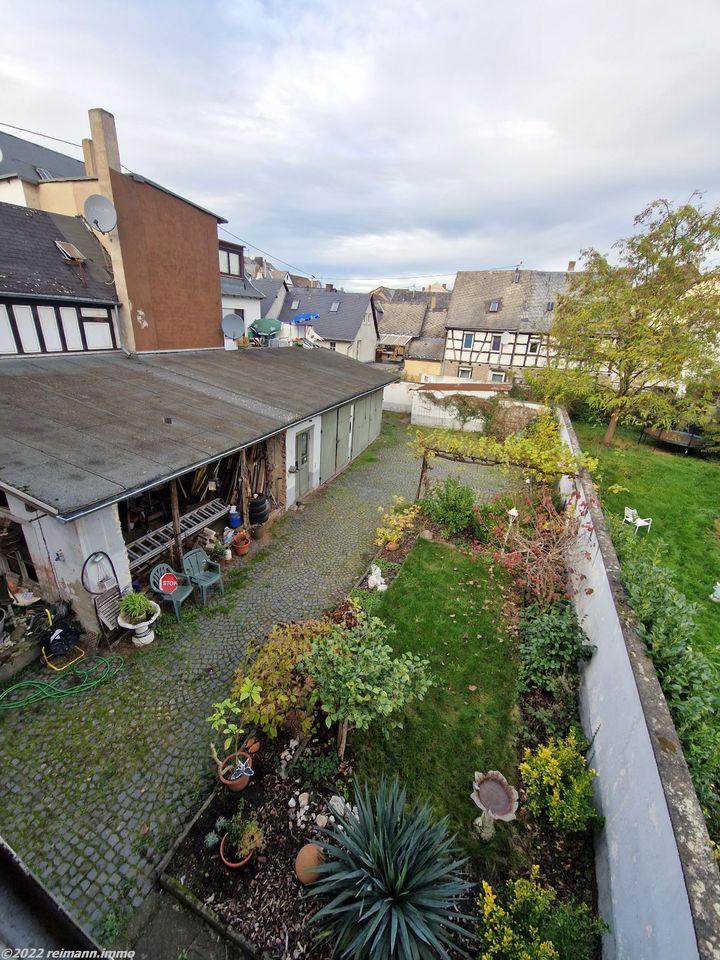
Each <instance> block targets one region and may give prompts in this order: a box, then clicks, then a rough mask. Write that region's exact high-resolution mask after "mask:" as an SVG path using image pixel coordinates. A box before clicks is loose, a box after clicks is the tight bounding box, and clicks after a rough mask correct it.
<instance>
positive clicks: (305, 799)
mask: <svg viewBox="0 0 720 960" xmlns="http://www.w3.org/2000/svg"><path fill="white" fill-rule="evenodd" d="M309 803H310V794H309V793H301V794H300V806H301V807H306V806H307V805H308V804H309Z"/></svg>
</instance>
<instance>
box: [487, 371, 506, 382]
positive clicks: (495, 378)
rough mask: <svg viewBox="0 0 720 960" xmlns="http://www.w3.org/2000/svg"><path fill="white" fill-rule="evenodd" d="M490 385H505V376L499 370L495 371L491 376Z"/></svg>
mask: <svg viewBox="0 0 720 960" xmlns="http://www.w3.org/2000/svg"><path fill="white" fill-rule="evenodd" d="M490 383H505V374H504V373H501V372H500V371H499V370H494V371H493V372H492V373H491V374H490Z"/></svg>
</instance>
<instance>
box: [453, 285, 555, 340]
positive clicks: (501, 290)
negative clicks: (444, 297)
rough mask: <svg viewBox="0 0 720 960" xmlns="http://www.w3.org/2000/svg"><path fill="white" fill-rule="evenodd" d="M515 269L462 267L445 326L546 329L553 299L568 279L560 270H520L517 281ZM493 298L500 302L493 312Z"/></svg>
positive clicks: (550, 321)
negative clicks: (490, 309) (516, 281)
mask: <svg viewBox="0 0 720 960" xmlns="http://www.w3.org/2000/svg"><path fill="white" fill-rule="evenodd" d="M514 276H515V271H514V270H472V271H469V270H468V271H462V272H460V273H458V275H457V277H456V278H455V287H454V289H453V292H452V297H451V299H450V306H449V308H448V314H447V321H446V323H445V326H446V327H447V328H448V329H454V330H498V331H502V330H511V331H520V332H522V331H525V330H528V331H531V332H534V333H546V332H547V331H548V330H549V329H550V325H551V323H552V319H553V312H552V311H549V310H548V309H547V305H548V303H555V302H556V301H557V298H558V294H560V293H562V292H563V291H564V290H565V288H566V286H567V283H568V274H567V273H565V272H564V271H563V272H560V271H545V270H521V271H520V279H519V282H518V283H514V282H513V278H514ZM493 300H498V301H499V302H500V308H499V310H498V311H497V312H496V313H491V312H490V311H489V307H490V303H491V301H493Z"/></svg>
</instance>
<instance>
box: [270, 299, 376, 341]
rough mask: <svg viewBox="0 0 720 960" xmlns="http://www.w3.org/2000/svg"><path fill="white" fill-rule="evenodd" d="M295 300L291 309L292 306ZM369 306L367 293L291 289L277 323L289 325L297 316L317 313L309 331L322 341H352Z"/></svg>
mask: <svg viewBox="0 0 720 960" xmlns="http://www.w3.org/2000/svg"><path fill="white" fill-rule="evenodd" d="M296 300H297V301H299V305H298V306H297V307H296V308H295V309H294V310H293V309H292V304H293V303H294V302H295V301H296ZM335 302H338V303H339V304H340V306H339V308H338V309H337V311H332V310H331V309H330V307H331V306H332V304H333V303H335ZM369 306H370V294H369V293H344V292H342V291H338V292H335V291H333V292H329V291H327V290H314V289H310V290H302V289H298V288H297V287H293V288H292V289H291V290H290V291H288V295H287V296H286V297H285V303H284V305H283V308H282V310H281V311H280V316H279V317H278V318H277V319H278V320H282V322H283V323H291V322H292V318H293V317H295V316H297V314H298V313H317V314H319V315H320V317H319V319H318V320H313V324H312V326H313V330H314V331H315V332H316V333H319V334H320V336H321V337H324V338H325V339H326V340H345V341H352V340H354V339H355V337H356V336H357V332H358V330H359V329H360V327H361V325H362V322H363V320H364V318H365V314H366V312H367V309H368V307H369Z"/></svg>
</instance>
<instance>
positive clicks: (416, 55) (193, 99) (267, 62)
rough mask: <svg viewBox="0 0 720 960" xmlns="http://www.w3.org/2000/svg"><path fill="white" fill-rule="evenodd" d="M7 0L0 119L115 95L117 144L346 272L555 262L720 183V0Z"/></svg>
mask: <svg viewBox="0 0 720 960" xmlns="http://www.w3.org/2000/svg"><path fill="white" fill-rule="evenodd" d="M0 14H1V19H0V22H1V23H2V32H3V44H2V46H3V52H2V56H1V57H0V105H1V106H0V120H2V121H4V122H7V123H12V124H16V125H18V126H23V127H28V128H31V129H33V130H38V131H41V132H43V133H48V134H53V135H55V136H58V137H63V138H66V139H68V140H72V141H77V142H79V141H80V140H81V139H82V137H83V136H87V135H88V129H87V109H88V108H89V107H95V106H102V107H105V108H106V109H107V110H110V111H111V112H112V113H114V114H115V117H116V121H117V126H118V134H119V138H120V151H121V159H122V161H123V163H124V164H125V165H126V166H127V167H129V168H130V169H132V170H137V171H139V172H141V173H143V174H145V175H146V176H148V177H151V178H152V179H155V180H158V181H160V182H161V183H163V184H164V185H165V186H167V187H169V188H170V189H172V190H175V191H177V192H178V193H180V194H182V195H184V196H187V197H188V198H190V199H192V200H194V201H196V202H198V203H200V204H201V205H203V206H207V207H209V208H210V209H212V210H214V211H216V212H218V213H220V214H222V215H223V216H225V217H227V218H228V220H229V221H230V223H229V224H228V229H229V230H230V231H232V233H234V234H236V235H237V236H239V237H241V238H243V239H245V240H247V241H249V242H250V244H251V245H257V246H259V247H262V248H264V249H265V250H267V251H270V253H272V254H273V256H274V258H275V259H277V260H279V259H280V258H282V259H283V260H286V261H288V262H289V263H290V264H292V265H293V266H295V267H299V268H302V269H303V270H305V271H307V272H310V273H313V274H315V275H316V276H318V277H320V278H322V279H323V280H335V282H336V283H337V285H338V286H344V287H346V288H347V289H369V288H370V287H372V286H375V285H377V284H378V283H380V282H383V281H384V282H388V283H394V284H395V285H402V286H413V285H414V286H417V287H421V286H423V285H426V284H427V283H429V282H432V280H434V279H440V280H444V281H446V280H452V277H453V276H454V274H455V271H456V270H468V269H490V268H493V267H509V266H514V265H515V264H516V263H518V262H520V261H522V263H523V264H524V265H525V267H528V268H531V267H534V268H546V269H564V268H565V266H566V264H567V262H568V260H569V259H574V258H575V257H576V256H577V253H578V251H579V249H581V248H582V247H587V246H590V245H592V246H595V247H597V248H599V249H601V250H607V249H609V247H610V244H611V243H612V241H613V240H615V239H617V238H618V237H620V236H623V235H626V234H627V233H628V232H630V230H631V228H632V218H633V216H634V214H635V213H637V212H639V211H640V210H641V209H642V208H643V206H644V205H645V204H646V203H647V202H649V201H650V200H652V199H654V198H656V197H658V196H665V197H669V198H672V199H685V198H687V197H688V196H689V194H690V193H691V192H692V191H693V190H694V189H701V190H703V191H705V192H706V202H707V203H709V204H713V205H714V204H716V203H718V202H719V201H720V189H719V188H720V162H719V161H720V149H719V148H720V122H719V120H720V109H719V105H720V104H719V100H720V3H719V2H718V0H676V2H668V3H659V2H658V0H652V2H647V0H620V2H618V0H603V2H602V3H597V2H593V3H584V4H583V3H582V2H577V0H576V2H574V3H569V2H553V0H542V2H540V0H515V2H513V0H506V2H504V3H499V2H497V0H493V2H489V0H425V2H423V0H417V2H405V0H363V2H359V0H334V2H333V0H307V2H291V0H285V2H275V0H267V2H262V0H234V2H232V0H227V2H224V3H218V2H205V3H199V2H198V3H188V2H167V3H166V2H152V0H148V2H143V3H134V2H127V0H125V2H122V3H113V2H107V0H94V2H92V3H83V4H80V3H75V2H65V3H58V2H57V0H54V2H52V3H50V2H46V0H34V2H33V3H32V4H31V6H30V7H28V8H27V9H26V8H23V7H22V6H18V4H17V2H12V3H11V2H10V0H0ZM4 129H7V128H4ZM8 132H11V133H12V132H14V131H12V130H8ZM20 136H22V134H20ZM27 139H38V138H33V137H30V136H28V137H27ZM38 142H42V143H44V144H45V145H47V146H55V147H56V148H57V149H60V150H62V151H64V152H67V153H71V154H73V155H75V156H80V154H79V153H78V152H77V151H73V148H72V147H63V146H61V145H57V144H52V142H51V141H43V140H39V139H38ZM221 235H222V234H221ZM405 278H408V279H405Z"/></svg>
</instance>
